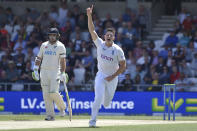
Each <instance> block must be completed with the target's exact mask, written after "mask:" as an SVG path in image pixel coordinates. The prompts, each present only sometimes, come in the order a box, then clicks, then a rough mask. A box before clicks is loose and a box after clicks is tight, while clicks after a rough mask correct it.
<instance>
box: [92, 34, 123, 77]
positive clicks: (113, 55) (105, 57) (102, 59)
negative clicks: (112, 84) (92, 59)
mask: <svg viewBox="0 0 197 131" xmlns="http://www.w3.org/2000/svg"><path fill="white" fill-rule="evenodd" d="M94 43H95V45H96V47H97V61H98V65H97V66H98V70H99V71H101V72H102V73H104V74H106V75H112V74H113V73H115V72H116V71H117V70H118V68H119V61H122V60H125V56H124V52H123V50H122V49H121V48H120V47H119V46H118V45H116V44H113V45H112V46H111V47H107V46H106V45H105V41H103V40H102V39H101V38H99V37H98V38H97V39H96V40H95V41H94Z"/></svg>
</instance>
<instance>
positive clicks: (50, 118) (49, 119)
mask: <svg viewBox="0 0 197 131" xmlns="http://www.w3.org/2000/svg"><path fill="white" fill-rule="evenodd" d="M44 120H45V121H54V120H55V118H54V117H53V116H47V117H46V118H45V119H44Z"/></svg>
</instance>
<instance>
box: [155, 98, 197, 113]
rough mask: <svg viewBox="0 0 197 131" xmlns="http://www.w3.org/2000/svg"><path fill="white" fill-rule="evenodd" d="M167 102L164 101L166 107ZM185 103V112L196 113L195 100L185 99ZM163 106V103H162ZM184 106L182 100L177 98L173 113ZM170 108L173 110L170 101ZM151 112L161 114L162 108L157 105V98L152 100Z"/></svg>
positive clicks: (196, 103)
mask: <svg viewBox="0 0 197 131" xmlns="http://www.w3.org/2000/svg"><path fill="white" fill-rule="evenodd" d="M168 103H169V100H168V99H166V105H168ZM185 103H186V104H188V105H187V106H185V111H186V112H197V98H186V99H185ZM162 104H163V103H162ZM183 104H184V99H183V98H179V99H177V100H176V101H175V111H176V110H178V109H179V108H180V107H181V106H182V105H183ZM170 107H171V109H173V102H172V101H170ZM152 111H155V112H163V111H164V106H163V105H162V106H161V105H159V104H158V98H152Z"/></svg>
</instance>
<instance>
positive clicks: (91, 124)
mask: <svg viewBox="0 0 197 131" xmlns="http://www.w3.org/2000/svg"><path fill="white" fill-rule="evenodd" d="M89 127H93V128H95V127H96V120H90V121H89Z"/></svg>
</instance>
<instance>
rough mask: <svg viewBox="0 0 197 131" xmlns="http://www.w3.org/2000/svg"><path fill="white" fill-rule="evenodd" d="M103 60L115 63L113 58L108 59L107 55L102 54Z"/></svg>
mask: <svg viewBox="0 0 197 131" xmlns="http://www.w3.org/2000/svg"><path fill="white" fill-rule="evenodd" d="M101 58H102V59H105V60H108V61H113V58H111V57H108V56H105V55H103V54H101Z"/></svg>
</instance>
